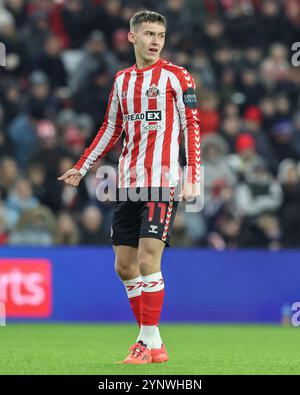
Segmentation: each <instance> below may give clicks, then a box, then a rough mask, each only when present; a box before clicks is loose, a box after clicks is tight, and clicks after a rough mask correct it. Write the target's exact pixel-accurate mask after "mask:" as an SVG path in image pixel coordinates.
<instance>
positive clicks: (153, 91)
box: [145, 84, 160, 99]
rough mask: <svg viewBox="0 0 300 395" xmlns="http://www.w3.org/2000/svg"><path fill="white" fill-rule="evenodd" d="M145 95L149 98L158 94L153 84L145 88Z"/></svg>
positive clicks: (153, 97)
mask: <svg viewBox="0 0 300 395" xmlns="http://www.w3.org/2000/svg"><path fill="white" fill-rule="evenodd" d="M145 95H146V96H147V97H149V99H155V98H156V97H157V96H159V95H160V92H159V89H158V88H157V86H156V85H155V84H152V85H151V86H150V88H149V89H147V90H146V93H145Z"/></svg>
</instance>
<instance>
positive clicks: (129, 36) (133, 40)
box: [127, 32, 135, 44]
mask: <svg viewBox="0 0 300 395" xmlns="http://www.w3.org/2000/svg"><path fill="white" fill-rule="evenodd" d="M127 37H128V41H129V42H130V43H131V44H134V42H135V36H134V32H128V36H127Z"/></svg>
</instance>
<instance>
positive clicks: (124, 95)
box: [122, 91, 127, 99]
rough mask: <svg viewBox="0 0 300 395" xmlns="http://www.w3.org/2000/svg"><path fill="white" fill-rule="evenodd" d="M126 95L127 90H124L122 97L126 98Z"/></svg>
mask: <svg viewBox="0 0 300 395" xmlns="http://www.w3.org/2000/svg"><path fill="white" fill-rule="evenodd" d="M126 96H127V91H122V99H125V97H126Z"/></svg>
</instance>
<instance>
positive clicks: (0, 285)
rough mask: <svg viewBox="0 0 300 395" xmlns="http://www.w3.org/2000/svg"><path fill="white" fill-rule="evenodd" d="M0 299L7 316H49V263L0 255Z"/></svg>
mask: <svg viewBox="0 0 300 395" xmlns="http://www.w3.org/2000/svg"><path fill="white" fill-rule="evenodd" d="M0 302H2V303H4V304H5V308H6V316H7V317H48V316H49V315H50V314H51V312H52V276H51V263H50V262H49V261H48V260H46V259H0Z"/></svg>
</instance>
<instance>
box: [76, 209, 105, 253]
mask: <svg viewBox="0 0 300 395" xmlns="http://www.w3.org/2000/svg"><path fill="white" fill-rule="evenodd" d="M108 242H109V234H107V232H105V231H104V230H103V218H102V213H101V211H100V209H99V208H98V207H96V206H88V207H86V208H85V209H84V210H83V212H82V215H81V227H80V240H79V243H80V244H84V245H92V244H95V245H102V244H108Z"/></svg>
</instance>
